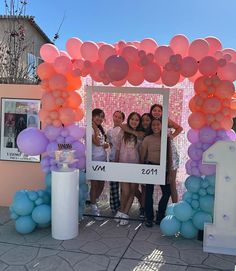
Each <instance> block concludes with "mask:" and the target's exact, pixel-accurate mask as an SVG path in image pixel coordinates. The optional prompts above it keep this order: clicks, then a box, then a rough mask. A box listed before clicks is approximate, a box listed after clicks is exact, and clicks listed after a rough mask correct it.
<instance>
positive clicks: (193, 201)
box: [191, 199, 200, 215]
mask: <svg viewBox="0 0 236 271" xmlns="http://www.w3.org/2000/svg"><path fill="white" fill-rule="evenodd" d="M199 205H200V204H199V201H198V200H196V199H193V200H192V202H191V206H192V207H193V209H195V210H196V209H197V208H198V207H199ZM192 215H193V214H192Z"/></svg>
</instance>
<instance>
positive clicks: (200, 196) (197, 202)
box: [160, 175, 215, 238]
mask: <svg viewBox="0 0 236 271" xmlns="http://www.w3.org/2000/svg"><path fill="white" fill-rule="evenodd" d="M185 187H186V189H187V191H186V192H185V193H184V194H183V200H182V201H180V202H178V203H172V204H170V205H169V206H168V207H167V210H166V217H165V218H164V219H163V220H162V221H161V224H160V228H161V231H162V233H163V234H164V235H167V236H171V235H175V234H179V233H180V234H181V235H182V236H183V237H185V238H194V237H196V236H197V233H198V230H203V229H204V223H207V222H212V219H213V211H214V194H215V175H209V176H205V177H204V178H202V177H196V176H193V175H191V176H189V177H188V178H187V179H186V181H185Z"/></svg>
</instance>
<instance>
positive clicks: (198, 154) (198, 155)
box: [188, 143, 202, 161]
mask: <svg viewBox="0 0 236 271" xmlns="http://www.w3.org/2000/svg"><path fill="white" fill-rule="evenodd" d="M197 144H198V143H194V144H191V145H190V146H189V148H188V156H189V157H190V158H191V159H192V160H194V161H198V160H200V159H202V150H201V149H198V148H197Z"/></svg>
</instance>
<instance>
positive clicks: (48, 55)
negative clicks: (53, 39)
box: [40, 43, 60, 63]
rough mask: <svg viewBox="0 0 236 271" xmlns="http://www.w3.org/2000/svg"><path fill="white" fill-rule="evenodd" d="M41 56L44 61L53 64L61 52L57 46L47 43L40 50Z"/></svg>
mask: <svg viewBox="0 0 236 271" xmlns="http://www.w3.org/2000/svg"><path fill="white" fill-rule="evenodd" d="M40 56H41V58H42V59H43V60H44V61H46V62H48V63H53V62H54V60H55V58H56V57H58V56H60V51H59V50H58V49H57V47H56V46H55V45H53V44H51V43H46V44H44V45H43V46H41V48H40Z"/></svg>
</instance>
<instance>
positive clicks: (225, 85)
mask: <svg viewBox="0 0 236 271" xmlns="http://www.w3.org/2000/svg"><path fill="white" fill-rule="evenodd" d="M234 91H235V86H234V84H233V83H232V82H230V81H227V80H222V81H221V82H220V84H219V85H218V86H217V87H216V92H215V95H216V96H217V97H219V98H221V99H231V97H232V96H233V95H234Z"/></svg>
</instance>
